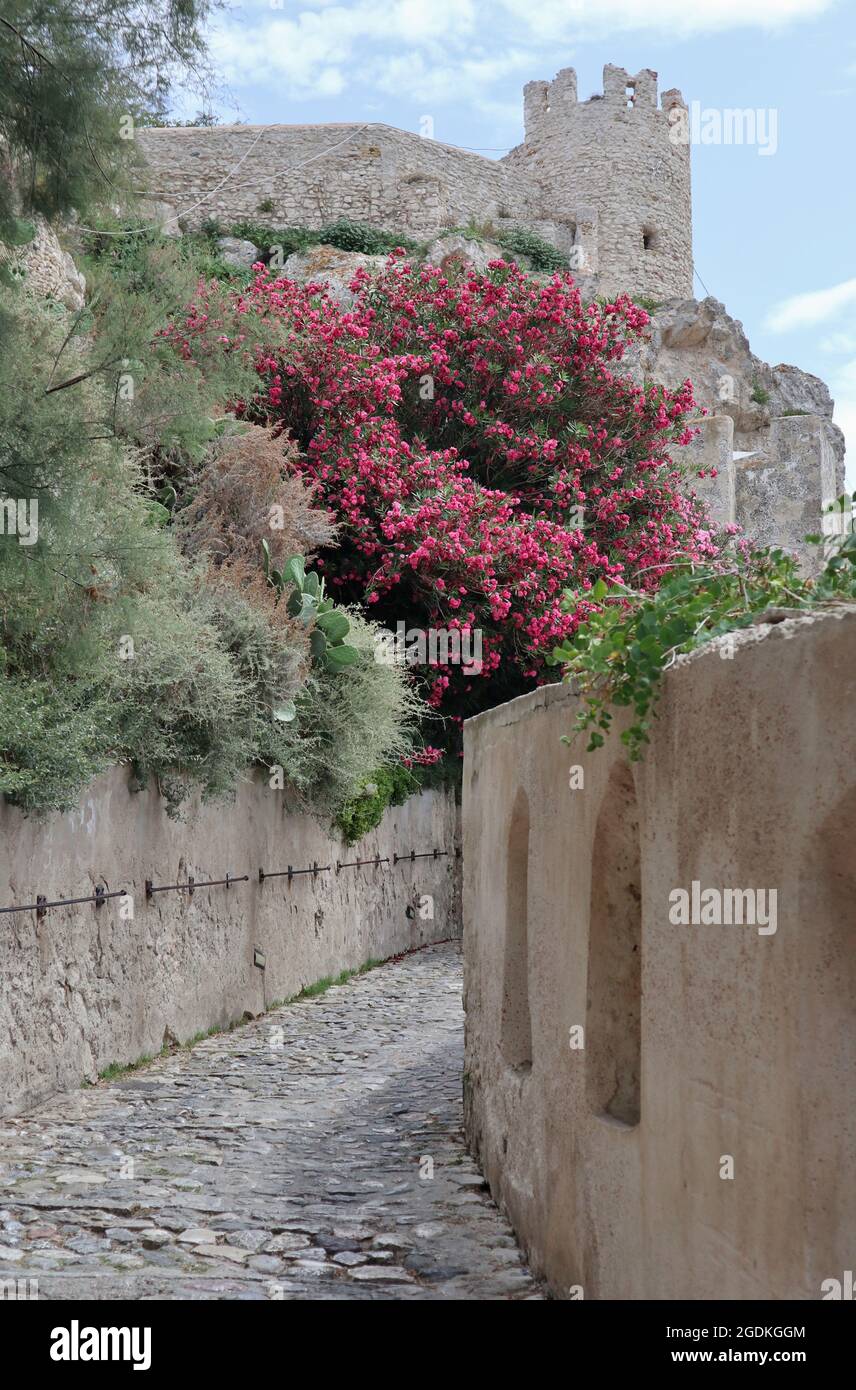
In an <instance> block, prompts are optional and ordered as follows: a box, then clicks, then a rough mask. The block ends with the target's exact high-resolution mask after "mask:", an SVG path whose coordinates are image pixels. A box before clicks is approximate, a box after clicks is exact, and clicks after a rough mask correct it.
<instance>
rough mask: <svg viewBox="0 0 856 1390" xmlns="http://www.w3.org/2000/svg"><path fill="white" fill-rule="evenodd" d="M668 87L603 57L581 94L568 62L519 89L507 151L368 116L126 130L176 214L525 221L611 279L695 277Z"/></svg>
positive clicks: (664, 282) (604, 282)
mask: <svg viewBox="0 0 856 1390" xmlns="http://www.w3.org/2000/svg"><path fill="white" fill-rule="evenodd" d="M682 105H683V99H682V97H681V94H680V92H677V91H669V92H666V93H664V95H663V104H662V108H661V107H659V106H658V104H657V76H656V73H654V72H652V71H650V69H645V70H644V71H643V72H640V73H637V74H636V76H630V75H629V74H628V73H627V72H625V71H624V69H623V68H618V67H614V66H612V65H607V67H605V68H604V90H603V93H602V94H598V95H596V96H593V97H592V98H591V99H590V100H589V101H586V102H578V101H577V79H576V73H575V72H574V70H573V68H564V69H563V70H562V71H561V72H560V73H559V74H558V75H557V77H556V78H555V79H554V81H553V82H550V83H548V82H532V83H530V84H529V85H528V86H527V88H526V91H525V137H524V141H523V143H522V144H521V145H518V146H517V147H516V148H515V149H513V150H511V151H510V152H509V154H507V155H506V156H505V157H504V158H503V159H500V160H492V159H488V158H486V157H485V156H484V155H480V154H475V153H472V152H470V151H467V150H462V149H457V148H455V147H454V146H452V145H444V144H440V143H439V142H438V141H435V140H431V139H427V138H424V137H422V136H420V135H417V134H415V133H413V132H410V131H406V130H396V129H394V128H393V127H392V126H387V125H375V124H365V125H359V124H331V125H315V126H305V125H272V126H221V127H216V128H213V129H211V128H198V129H197V128H190V129H187V128H180V129H162V130H158V129H148V130H141V131H139V132H138V135H137V139H138V141H139V144H140V147H141V150H142V153H143V155H144V157H145V160H146V162H147V164H148V166H149V168H148V171H147V179H146V188H147V190H148V192H149V193H150V195H151V197H152V199H154V200H158V201H162V202H165V203H168V204H169V205H170V206H171V207H173V208H174V209H175V212H176V215H177V216H178V217H179V218H180V219H181V221H182V223H183V224H184V225H185V226H187V227H188V228H191V229H193V228H197V227H199V226H200V225H201V223H202V222H204V221H205V219H206V218H212V217H213V218H217V219H219V220H220V221H222V222H225V223H229V222H235V221H240V220H241V219H244V218H255V219H259V218H260V217H261V214H260V211H259V208H260V204H263V203H264V204H265V205H266V206H267V205H268V204H270V210H269V211H266V212H265V213H264V219H263V220H265V221H269V222H270V224H271V225H272V226H283V225H289V224H296V225H300V226H307V227H320V226H323V224H324V223H325V222H329V221H331V220H333V219H335V218H338V217H351V218H354V219H357V220H360V221H364V222H368V223H369V224H371V225H374V226H378V227H385V228H391V229H394V230H396V231H401V232H405V233H408V234H409V235H411V236H415V237H422V238H427V237H431V236H434V235H436V234H437V233H438V232H440V231H442V230H443V229H444V228H446V227H453V226H457V225H462V224H465V223H467V222H468V221H469V220H470V219H473V220H475V221H477V222H479V223H484V222H491V223H494V224H495V225H496V226H497V227H499V228H502V227H504V226H505V227H513V226H518V225H520V226H526V227H530V228H532V229H533V230H535V231H537V232H539V233H540V234H541V235H542V236H544V237H546V238H547V239H548V240H550V241H552V242H553V243H554V244H555V245H556V246H557V247H558V248H559V249H560V250H563V251H567V252H568V253H569V254H570V252H571V250H572V248H576V251H575V252H574V267H575V269H576V270H577V271H579V272H581V273H582V274H584V275H592V276H594V275H597V276H598V277H599V284H600V287H601V288H602V289H603V290H604V291H606V292H607V293H609V292H613V291H617V290H625V289H626V290H629V291H632V292H634V293H637V294H641V293H647V294H652V295H657V296H663V295H688V294H690V293H691V292H692V218H691V200H690V157H689V146H688V145H686V144H681V143H679V142H675V141H673V140H672V139H670V125H669V112H670V111H671V109H672V108H673V107H675V106H682Z"/></svg>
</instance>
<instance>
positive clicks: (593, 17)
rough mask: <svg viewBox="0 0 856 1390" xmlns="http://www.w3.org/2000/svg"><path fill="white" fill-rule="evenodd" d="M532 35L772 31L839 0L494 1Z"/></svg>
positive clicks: (603, 35)
mask: <svg viewBox="0 0 856 1390" xmlns="http://www.w3.org/2000/svg"><path fill="white" fill-rule="evenodd" d="M499 3H500V5H501V6H502V8H503V9H505V10H506V11H507V12H508V13H509V14H512V15H513V16H514V17H515V19H516V20H518V21H522V22H523V23H524V24H525V25H526V26H527V27H528V29H529V32H530V34H531V36H532V37H533V38H534V37H536V36H537V37H538V38H541V39H546V38H550V39H554V40H555V39H561V38H566V37H572V38H574V37H575V38H585V39H592V38H606V37H609V36H611V35H613V34H615V33H618V32H621V31H627V30H633V29H637V30H648V31H651V30H654V31H665V32H667V33H668V34H669V35H670V36H671V37H674V36H679V37H681V38H683V37H686V36H687V35H689V34H703V33H712V32H715V31H717V30H720V31H721V30H724V29H745V28H747V27H754V28H765V29H775V28H782V27H784V26H785V25H787V24H790V23H793V22H794V21H796V20H801V19H813V18H815V17H816V16H817V15H821V14H824V13H826V12H827V11H828V10H830V9H832V8H833V6H834V5H835V4H837V3H838V0H692V3H690V4H688V3H687V0H539V3H538V4H537V5H533V4H532V3H531V0H499Z"/></svg>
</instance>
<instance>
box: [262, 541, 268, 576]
mask: <svg viewBox="0 0 856 1390" xmlns="http://www.w3.org/2000/svg"><path fill="white" fill-rule="evenodd" d="M262 568H263V569H264V572H265V574H266V575H268V576H269V575H270V546H269V545H268V543H267V541H262Z"/></svg>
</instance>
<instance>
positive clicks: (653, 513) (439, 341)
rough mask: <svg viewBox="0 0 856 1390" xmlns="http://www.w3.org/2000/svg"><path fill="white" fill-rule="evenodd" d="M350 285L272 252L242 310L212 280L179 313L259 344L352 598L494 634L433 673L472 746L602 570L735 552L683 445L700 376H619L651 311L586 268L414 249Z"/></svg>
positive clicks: (266, 403)
mask: <svg viewBox="0 0 856 1390" xmlns="http://www.w3.org/2000/svg"><path fill="white" fill-rule="evenodd" d="M352 289H353V290H354V291H355V293H356V300H355V303H354V306H353V308H352V309H350V310H348V311H345V310H343V309H341V308H339V307H338V306H337V305H336V304H334V303H333V302H332V301H331V300H330V299H328V298H327V297H326V295H325V294H324V293H323V291H322V290H321V289H320V288H319V287H318V286H317V285H316V286H312V285H309V286H298V285H296V284H295V283H294V282H292V281H290V280H287V279H283V278H276V276H275V275H274V274H272V273H270V272H268V271H266V270H263V269H262V268H261V267H257V274H256V278H255V280H254V282H253V283H252V285H251V286H250V287H249V288H248V289H247V290H245V291H243V292H241V293H240V294H237V295H236V297H235V302H234V307H235V312H236V318H235V321H234V322H231V323H226V322H224V321H222V320H212V318H211V317H209V314H208V311H207V307H206V303H205V296H204V293H200V298H199V300H198V301H197V303H195V304H194V305H193V306H191V308H190V309H189V311H188V313H187V316H186V318H185V320H184V321H183V322H182V323H181V324H180V325H175V326H174V327H173V329H172V330H170V331H171V334H172V336H173V337H174V339H175V341H176V343H177V345H178V346H179V348H180V350H181V351H182V352H183V354H184V355H185V356H186V357H188V358H194V357H195V356H196V355H197V352H198V345H197V342H196V340H197V338H199V337H200V336H202V337H204V338H207V337H208V336H209V335H211V334H214V335H216V336H217V337H219V338H221V339H223V338H224V337H225V338H228V339H229V340H230V341H232V342H234V343H235V345H236V347H239V346H240V347H241V348H242V349H243V350H251V351H253V352H254V353H255V361H256V367H257V371H258V374H259V377H260V388H259V392H258V394H257V396H256V397H255V398H254V399H253V400H252V401H248V402H244V403H241V404H240V406H239V409H240V411H241V412H242V413H243V414H244V415H245V416H246V417H247V418H248V419H251V420H253V421H257V422H260V423H265V424H268V425H270V424H273V425H275V426H276V427H277V428H278V429H281V431H282V432H284V433H287V434H288V435H289V436H290V438H291V439H293V440H295V441H296V442H297V445H298V448H299V457H298V459H297V462H296V464H295V467H296V468H297V469H298V470H299V471H300V472H302V473H303V474H304V476H305V477H306V478H307V479H309V480H310V481H311V482H312V483H313V485H314V487H315V490H316V495H317V501H318V503H319V504H320V505H322V506H324V507H326V508H329V509H330V510H331V511H333V512H334V513H335V515H336V517H337V519H338V521H339V544H338V546H337V547H336V549H335V550H330V551H328V552H327V553H326V555H324V556H323V557H322V560H321V562H320V563H321V564H322V565H324V566H325V567H326V573H327V576H328V584H329V586H330V588H331V591H332V592H333V593H335V595H336V597H337V599H340V600H343V601H349V602H361V603H366V604H368V605H369V606H370V610H371V615H372V617H373V618H375V619H376V620H378V621H380V622H382V623H384V624H386V625H387V626H389V627H392V628H395V627H396V625H397V624H398V623H399V622H402V621H403V622H404V623H405V624H406V626H407V628H408V629H412V628H418V629H422V630H430V629H441V630H442V629H447V630H454V629H456V628H457V629H460V631H461V633H462V634H466V633H467V630H468V629H469V630H470V634H469V635H470V637H472V635H473V634H474V633H475V632H476V631H478V632H480V634H481V642H482V648H481V651H482V657H481V668H480V670H476V669H475V668H473V667H472V666H471V667H469V668H465V667H464V666H463V665H451V664H446V665H443V666H436V665H435V666H433V667H432V666H431V665H430V664H426V666H425V667H424V668H423V672H422V674H423V676H424V680H425V685H426V695H427V698H428V700H429V703H430V704H432V705H433V706H435V707H436V709H437V710H438V711H439V712H440V713H441V714H443V715H444V716H446V718H447V719H448V720H449V721H450V722H451V727H450V725H449V724H447V725H446V735H445V736H444V737H438V735H437V734H436V733H432V739H433V741H435V742H442V743H444V744H445V745H446V746H447V747H449V746H455V745H456V743H458V742H459V740H458V739H457V738H456V730H455V728H454V726H455V725H460V723H461V722H462V721H463V719H464V718H465V717H467V716H468V715H469V714H472V713H475V712H477V711H478V710H480V709H484V708H488V707H490V706H491V705H494V704H497V703H499V702H500V701H502V700H506V699H509V698H511V697H513V696H515V695H518V694H520V693H521V692H523V691H524V690H527V689H529V688H531V687H532V686H533V685H534V684H536V683H538V682H539V681H543V680H551V679H554V678H555V672H551V671H550V670H549V669H548V668H547V667H546V665H545V660H546V658H547V657H548V656H549V654H550V653H551V652H552V650H553V648H554V647H555V646H556V645H557V644H558V643H561V642H562V641H564V640H565V639H567V638H568V637H569V636H571V635H572V634H573V632H574V631H575V630H576V628H577V626H578V625H579V623H581V622H583V621H584V620H585V618H586V615H587V613H589V612H591V611H592V610H593V609H594V608H596V607H597V606H598V605H597V604H596V603H595V602H594V601H592V600H589V599H587V597H586V595H587V593H588V592H589V591H590V590H591V589H592V587H593V586H594V585H595V584H596V582H597V581H598V580H599V579H605V580H611V579H614V578H624V579H626V580H627V581H629V582H633V583H635V584H637V585H638V586H640V587H642V588H645V589H650V590H654V589H656V587H657V585H658V583H659V581H660V579H661V578H662V576H663V575H664V574H665V573H666V572H667V570H668V567H669V566H670V564H672V563H673V562H674V560H675V559H676V558H677V557H678V556H691V557H694V558H698V559H700V560H701V559H704V558H709V557H711V556H713V555H715V554H716V552H717V543H716V540H715V537H714V534H713V528H712V527H711V524H710V522H709V521H708V520H706V518H705V515H704V513H703V510H702V509H701V506H700V504H699V503H698V502H697V501H696V500H695V499H694V498H692V497H688V496H686V495H685V494H684V493H682V491H681V490H680V487H679V483H680V477H681V474H680V470H679V469H678V468H677V467H676V466H675V464H674V463H673V461H672V459H671V456H670V448H671V446H672V445H674V444H685V443H687V442H688V441H689V439H690V437H691V435H692V430H691V428H690V427H689V426H688V423H687V419H688V414H689V412H690V411H691V410H692V408H693V397H692V388H691V385H690V383H689V382H686V383H684V385H683V386H682V387H681V388H680V390H678V391H677V392H669V391H667V390H665V389H664V388H663V387H660V386H649V387H647V388H646V389H644V390H643V389H640V388H638V387H636V386H634V385H633V384H632V383H631V382H629V381H628V380H627V379H625V378H624V377H622V375H621V357H622V354H623V352H624V350H625V344H626V343H627V342H628V341H630V340H632V339H633V338H635V337H636V336H637V335H638V334H640V333H641V332H642V331H643V330H644V328H645V326H646V324H647V323H648V315H647V313H646V312H645V311H644V310H643V309H640V308H639V307H637V306H636V305H634V304H633V303H632V302H631V301H630V300H629V299H628V298H626V297H621V298H619V299H617V300H616V301H615V302H614V303H609V304H605V305H602V306H601V305H597V304H592V305H589V306H587V307H586V306H585V305H584V304H583V302H582V300H581V297H580V295H579V292H578V291H577V289H576V288H575V286H574V284H573V281H572V280H571V278H570V276H568V275H565V276H561V275H555V276H554V277H553V279H552V280H551V281H550V282H549V283H548V284H541V283H538V282H536V281H535V280H533V279H532V278H531V277H529V276H527V275H525V274H523V273H522V272H521V271H519V270H518V269H517V268H516V267H515V266H512V265H509V264H506V263H504V262H502V261H497V262H494V263H492V264H491V266H490V267H489V270H488V272H487V273H486V274H484V275H477V274H466V273H462V274H460V275H459V276H458V277H457V278H446V277H445V276H443V275H442V274H441V273H440V272H439V271H438V270H436V269H433V268H430V267H429V268H425V267H416V266H412V265H410V264H408V263H407V262H406V261H404V260H403V259H402V258H401V256H400V255H395V256H393V257H391V258H390V261H389V263H388V266H387V268H386V270H385V271H384V273H383V274H382V275H381V276H380V278H378V279H375V280H374V281H370V280H369V278H368V276H367V275H366V274H365V272H359V273H358V275H357V277H356V279H355V280H354V282H353V284H352ZM251 323H252V325H253V331H252V334H250V333H249V332H247V331H246V330H247V329H248V328H249V325H250V324H251ZM242 325H243V327H242ZM259 332H261V338H262V341H256V338H257V336H258V334H259ZM569 588H570V589H574V590H575V591H577V592H578V594H579V595H580V597H579V601H578V602H577V603H576V604H575V605H574V607H573V608H572V610H571V611H570V612H565V611H563V605H562V595H563V591H564V590H566V589H569ZM434 751H436V750H432V757H433V753H434Z"/></svg>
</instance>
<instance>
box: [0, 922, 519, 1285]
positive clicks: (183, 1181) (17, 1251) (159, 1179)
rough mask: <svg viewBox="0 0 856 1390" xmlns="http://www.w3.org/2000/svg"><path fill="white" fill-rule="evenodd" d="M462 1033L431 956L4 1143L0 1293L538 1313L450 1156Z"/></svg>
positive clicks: (224, 1041) (114, 1085)
mask: <svg viewBox="0 0 856 1390" xmlns="http://www.w3.org/2000/svg"><path fill="white" fill-rule="evenodd" d="M462 1034H463V1014H462V1010H461V972H460V951H459V948H458V947H457V946H456V945H445V946H434V947H429V948H428V949H426V950H424V951H420V952H418V953H415V954H413V955H410V956H407V957H405V958H404V959H401V960H398V961H394V962H391V963H390V964H388V965H384V966H382V967H380V968H378V969H375V970H373V971H371V972H369V973H367V974H365V975H363V976H360V977H358V978H357V979H354V980H352V981H350V982H349V983H347V984H345V985H341V986H335V987H333V988H332V989H330V990H329V991H328V992H327V993H325V994H323V995H319V996H317V997H316V998H313V999H307V1000H303V1001H300V1002H298V1003H295V1004H290V1005H286V1006H284V1007H283V1008H280V1009H278V1010H276V1011H274V1012H271V1013H269V1014H267V1015H265V1017H264V1018H261V1019H257V1020H255V1021H254V1022H252V1023H249V1024H247V1025H246V1026H244V1027H241V1028H238V1029H236V1030H235V1031H234V1032H232V1033H228V1034H222V1035H218V1036H215V1037H212V1038H209V1039H207V1040H206V1041H204V1042H202V1043H199V1044H198V1045H197V1046H195V1047H194V1048H192V1049H191V1050H187V1051H183V1052H178V1053H175V1054H173V1055H172V1056H169V1057H165V1058H163V1059H160V1060H158V1061H156V1062H154V1063H152V1064H151V1065H150V1066H148V1067H146V1068H145V1069H143V1070H141V1071H139V1072H131V1073H127V1074H126V1075H124V1076H122V1077H120V1078H119V1079H117V1080H114V1081H112V1082H101V1083H99V1084H98V1085H97V1086H96V1087H94V1088H91V1089H88V1090H80V1091H78V1092H74V1093H72V1094H68V1095H64V1096H62V1097H60V1098H58V1099H56V1100H55V1101H53V1102H51V1103H50V1104H48V1105H44V1106H42V1107H41V1108H40V1109H39V1110H37V1111H35V1112H32V1113H30V1114H29V1115H26V1116H21V1117H18V1118H16V1119H11V1120H5V1121H3V1122H0V1280H2V1279H15V1280H16V1281H20V1280H31V1279H32V1280H36V1281H38V1296H39V1297H40V1298H46V1299H53V1298H75V1297H78V1298H87V1299H113V1298H139V1299H146V1298H158V1299H163V1298H176V1299H234V1298H241V1299H243V1298H250V1299H280V1298H283V1299H291V1298H300V1299H304V1298H326V1299H340V1298H351V1299H367V1298H368V1299H378V1298H382V1299H414V1298H415V1299H425V1298H429V1299H438V1298H452V1299H458V1298H463V1299H509V1298H513V1299H520V1298H532V1297H536V1298H537V1297H540V1292H539V1289H538V1287H537V1285H536V1284H535V1283H534V1282H533V1280H532V1279H531V1278H530V1276H529V1274H528V1272H527V1270H526V1268H525V1266H524V1265H523V1264H522V1260H521V1256H520V1253H519V1251H518V1248H517V1245H516V1243H515V1241H514V1237H513V1235H512V1233H511V1230H510V1228H509V1226H508V1224H507V1222H506V1221H505V1220H504V1218H503V1217H502V1216H501V1215H500V1213H499V1211H498V1210H497V1208H496V1207H495V1206H494V1204H493V1202H492V1200H491V1198H490V1196H489V1194H488V1192H487V1190H486V1188H485V1185H484V1183H483V1180H482V1178H481V1176H480V1174H479V1173H478V1171H477V1170H476V1168H475V1166H474V1164H473V1162H472V1160H471V1159H470V1158H469V1156H468V1154H467V1153H466V1150H465V1148H464V1143H463V1133H462V1111H461V1066H462V1057H463V1036H462ZM432 1170H433V1176H432ZM17 1287H18V1289H19V1290H20V1288H21V1285H20V1284H18V1285H17ZM27 1287H29V1286H27Z"/></svg>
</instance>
